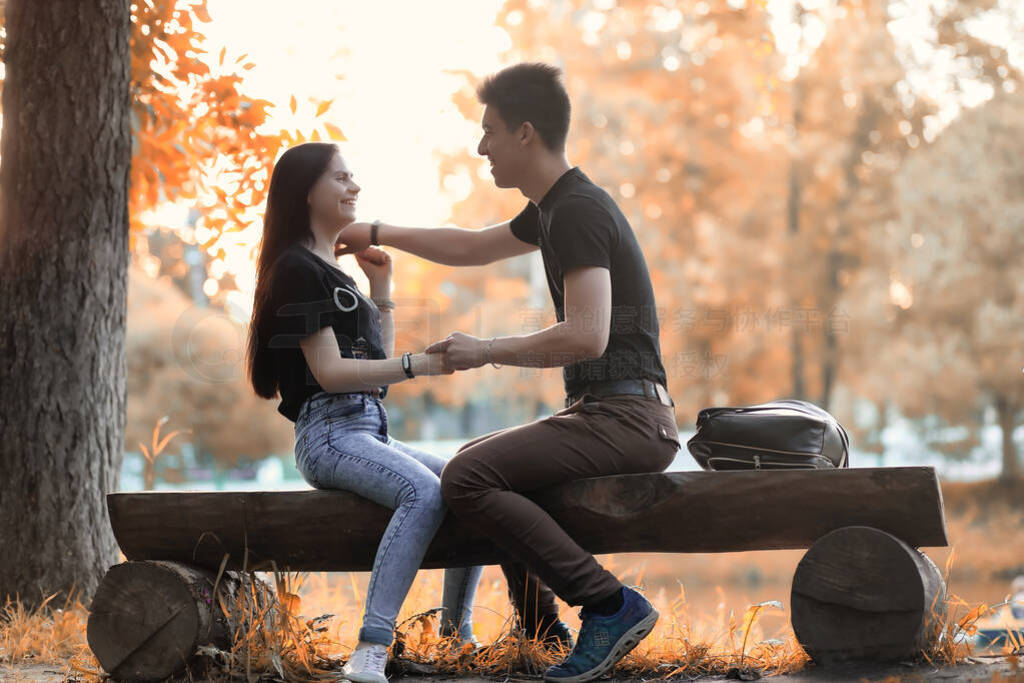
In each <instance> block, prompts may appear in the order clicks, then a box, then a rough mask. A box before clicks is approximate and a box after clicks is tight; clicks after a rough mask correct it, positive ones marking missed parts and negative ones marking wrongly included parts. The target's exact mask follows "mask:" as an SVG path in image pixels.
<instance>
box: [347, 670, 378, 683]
mask: <svg viewBox="0 0 1024 683" xmlns="http://www.w3.org/2000/svg"><path fill="white" fill-rule="evenodd" d="M337 680H339V681H352V683H388V678H387V676H381V675H380V674H374V673H368V672H365V671H358V672H352V673H347V672H345V671H342V672H341V673H339V674H338V678H337Z"/></svg>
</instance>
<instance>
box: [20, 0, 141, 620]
mask: <svg viewBox="0 0 1024 683" xmlns="http://www.w3.org/2000/svg"><path fill="white" fill-rule="evenodd" d="M6 17H7V19H6V24H7V25H6V29H7V39H6V53H5V56H4V61H5V64H6V77H5V82H4V86H3V113H4V121H3V137H2V142H0V145H2V158H3V165H2V168H0V186H2V195H3V196H2V205H0V273H2V274H3V275H2V277H0V357H2V358H3V363H2V364H0V471H2V473H3V474H2V475H0V538H3V540H4V547H5V548H6V549H7V550H8V552H5V553H4V554H3V557H2V558H0V599H2V598H3V596H4V595H11V596H13V595H14V594H18V595H20V597H21V599H22V600H23V601H24V602H25V603H26V604H28V605H32V604H35V603H38V602H39V601H40V599H41V598H43V597H45V596H47V595H49V594H51V593H56V594H57V597H56V601H57V602H58V603H59V602H60V601H61V598H63V597H65V596H66V595H67V592H68V591H69V590H70V589H71V588H72V586H73V585H75V586H77V588H78V589H79V590H81V591H82V596H83V599H84V600H87V599H88V598H89V596H91V595H92V592H93V591H94V590H95V588H96V586H97V584H98V583H99V581H100V578H101V577H102V576H103V573H104V571H106V569H107V568H108V567H109V566H110V565H111V564H113V563H114V562H116V561H117V559H118V558H117V545H116V543H115V541H114V536H113V534H112V533H111V529H110V523H109V520H108V518H107V509H106V505H105V499H104V496H105V494H106V493H108V492H111V491H114V490H116V488H117V484H118V470H119V468H120V464H121V458H122V448H123V445H124V410H125V363H124V341H125V308H126V285H127V265H128V171H129V166H130V163H131V129H130V120H129V113H130V107H131V97H130V89H129V82H130V76H131V68H130V67H131V64H130V53H129V37H130V29H131V20H130V15H129V3H128V0H89V2H81V1H80V0H47V2H39V0H8V2H7V3H6ZM12 549H17V550H18V552H10V551H11V550H12Z"/></svg>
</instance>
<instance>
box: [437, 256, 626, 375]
mask: <svg viewBox="0 0 1024 683" xmlns="http://www.w3.org/2000/svg"><path fill="white" fill-rule="evenodd" d="M562 284H563V287H564V288H565V320H564V321H562V322H559V323H555V324H554V325H551V326H549V327H546V328H544V329H543V330H539V331H537V332H533V333H531V334H524V335H513V336H509V337H498V338H497V339H495V340H494V341H493V342H490V341H489V340H487V339H477V338H476V337H472V336H470V335H467V334H463V333H461V332H453V333H452V334H451V335H450V336H449V337H448V339H444V340H441V341H439V342H436V343H435V344H432V345H431V346H429V347H427V349H426V351H427V352H428V353H430V352H433V351H440V350H445V352H446V353H447V354H448V361H449V363H450V364H451V366H452V367H453V368H454V369H456V370H465V369H469V368H475V367H479V366H481V365H483V364H485V363H486V362H487V347H488V345H490V360H491V361H492V362H495V363H501V364H507V365H518V366H522V367H554V366H560V365H569V364H571V363H575V362H577V361H580V360H586V359H589V358H600V357H601V356H602V355H604V350H605V348H606V347H607V346H608V333H609V330H610V328H611V315H612V285H611V274H610V273H609V271H608V269H607V268H604V267H603V266H579V267H577V268H573V269H572V270H570V271H569V272H567V273H565V274H564V275H563V278H562ZM445 345H447V348H445Z"/></svg>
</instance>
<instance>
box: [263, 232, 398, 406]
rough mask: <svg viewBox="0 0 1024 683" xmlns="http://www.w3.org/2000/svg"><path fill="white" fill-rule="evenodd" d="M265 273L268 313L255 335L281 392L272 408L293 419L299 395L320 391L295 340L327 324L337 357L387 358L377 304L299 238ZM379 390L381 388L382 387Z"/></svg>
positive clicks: (300, 402) (308, 395)
mask: <svg viewBox="0 0 1024 683" xmlns="http://www.w3.org/2000/svg"><path fill="white" fill-rule="evenodd" d="M269 277H270V295H269V300H268V305H269V309H268V310H269V315H268V316H267V317H266V319H265V320H266V325H265V327H264V329H263V330H262V335H261V336H262V339H263V340H264V343H266V344H267V346H268V347H269V348H270V349H271V354H272V358H273V362H274V372H275V375H276V377H277V383H278V390H279V391H280V394H281V402H280V403H279V404H278V406H277V410H278V412H279V413H281V414H282V415H284V416H285V417H287V418H288V419H289V420H291V421H292V422H295V420H296V419H297V418H298V415H299V408H301V407H302V403H303V401H305V400H306V399H307V398H309V397H310V396H312V395H313V394H316V393H318V392H321V391H324V389H323V387H321V386H320V384H319V383H317V381H316V378H315V377H313V373H312V372H310V369H309V364H307V363H306V357H305V355H304V354H303V353H302V348H301V347H300V346H299V340H300V339H302V338H303V337H306V336H308V335H310V334H313V333H314V332H317V331H319V330H320V329H321V328H324V327H328V326H330V327H331V328H332V329H333V330H334V337H335V339H337V340H338V348H339V349H340V350H341V355H342V356H343V357H345V358H387V354H386V353H385V352H384V344H383V338H382V334H381V328H380V310H379V309H378V308H377V305H376V304H374V303H373V302H372V301H371V300H370V299H368V298H367V297H365V296H363V294H362V293H361V292H360V291H359V287H358V286H356V282H355V280H353V279H352V278H351V277H349V276H348V274H346V273H345V272H344V271H342V270H341V269H340V268H338V267H337V266H333V265H331V264H329V263H327V262H326V261H324V260H323V259H322V258H320V257H319V256H317V255H316V254H314V253H313V252H312V251H310V250H309V249H307V248H306V247H304V246H302V245H301V244H293V245H290V246H289V247H287V248H286V249H285V250H284V251H283V252H282V253H281V255H280V256H279V257H278V258H277V259H276V260H275V261H274V264H273V265H272V266H271V268H270V276H269ZM382 390H383V391H384V393H387V387H382Z"/></svg>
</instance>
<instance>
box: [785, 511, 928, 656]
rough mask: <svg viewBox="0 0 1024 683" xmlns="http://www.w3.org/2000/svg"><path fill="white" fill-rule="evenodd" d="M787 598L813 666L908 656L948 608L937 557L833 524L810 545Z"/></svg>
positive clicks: (880, 535) (871, 531) (857, 528)
mask: <svg viewBox="0 0 1024 683" xmlns="http://www.w3.org/2000/svg"><path fill="white" fill-rule="evenodd" d="M790 602H791V605H792V623H793V631H794V633H795V634H796V637H797V640H798V641H800V644H801V645H802V646H803V648H804V650H805V651H806V652H807V654H808V655H809V656H810V657H811V658H812V659H813V660H814V661H815V662H816V663H818V664H832V663H837V662H843V661H848V660H871V661H895V660H900V659H913V658H914V657H916V656H917V655H918V653H919V652H920V651H921V650H922V649H926V648H928V647H929V646H930V645H932V644H934V643H935V640H936V638H938V636H939V633H940V632H941V628H942V626H941V625H942V621H943V619H944V617H945V614H946V595H945V583H944V582H943V580H942V575H941V574H940V573H939V569H938V567H936V566H935V563H934V562H932V561H931V560H930V559H929V558H928V556H927V555H925V554H924V553H922V552H921V551H920V550H917V549H915V548H912V547H910V546H909V545H907V544H906V543H904V542H903V541H901V540H900V539H898V538H896V537H895V536H893V535H892V534H887V533H885V532H884V531H880V530H878V529H872V528H869V527H863V526H849V527H844V528H842V529H836V530H835V531H832V532H831V533H828V534H826V535H825V536H823V537H822V538H820V539H818V541H817V542H816V543H815V544H814V545H813V546H811V548H810V550H808V551H807V553H806V554H805V555H804V557H803V558H802V559H801V560H800V563H799V564H798V565H797V568H796V573H795V574H794V576H793V589H792V594H791V595H790Z"/></svg>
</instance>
